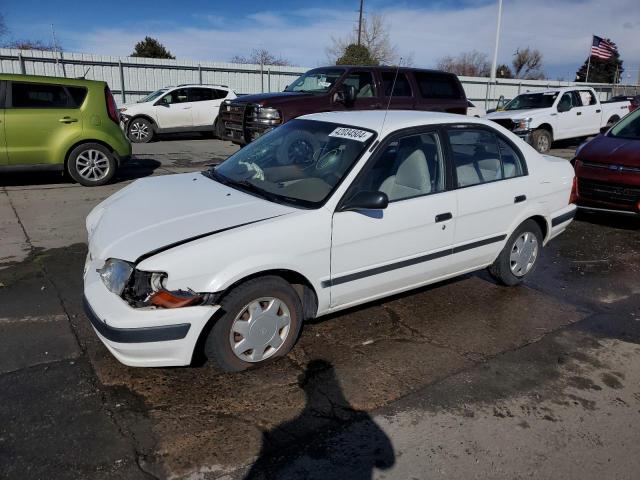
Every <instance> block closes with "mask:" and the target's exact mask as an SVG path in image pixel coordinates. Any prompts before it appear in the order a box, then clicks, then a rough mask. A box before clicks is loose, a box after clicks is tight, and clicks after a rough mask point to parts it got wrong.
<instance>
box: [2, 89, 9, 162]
mask: <svg viewBox="0 0 640 480" xmlns="http://www.w3.org/2000/svg"><path fill="white" fill-rule="evenodd" d="M6 84H7V82H5V81H0V166H2V165H7V164H8V163H9V157H8V156H7V141H6V138H5V134H4V125H5V123H4V106H5V92H6Z"/></svg>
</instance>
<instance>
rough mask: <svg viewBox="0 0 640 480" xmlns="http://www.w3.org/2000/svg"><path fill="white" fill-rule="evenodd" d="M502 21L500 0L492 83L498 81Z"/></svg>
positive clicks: (500, 2)
mask: <svg viewBox="0 0 640 480" xmlns="http://www.w3.org/2000/svg"><path fill="white" fill-rule="evenodd" d="M501 21H502V0H498V24H497V26H496V45H495V48H494V49H493V62H492V63H491V83H494V82H495V81H496V69H497V68H498V46H499V45H500V22H501Z"/></svg>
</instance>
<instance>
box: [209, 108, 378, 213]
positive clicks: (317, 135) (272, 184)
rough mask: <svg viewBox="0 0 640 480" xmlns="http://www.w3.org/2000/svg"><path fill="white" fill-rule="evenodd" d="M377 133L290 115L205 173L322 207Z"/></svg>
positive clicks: (281, 199) (263, 193)
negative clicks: (288, 120)
mask: <svg viewBox="0 0 640 480" xmlns="http://www.w3.org/2000/svg"><path fill="white" fill-rule="evenodd" d="M374 137H375V134H374V133H373V132H371V131H369V130H364V129H361V128H352V127H348V126H341V125H337V124H335V123H328V122H317V121H313V120H291V121H290V122H287V123H285V124H284V125H282V126H281V127H278V128H277V129H275V130H273V131H271V132H269V133H268V134H266V135H264V136H262V137H260V138H258V139H257V140H256V141H254V142H251V143H250V144H249V145H247V146H246V147H244V148H242V149H241V150H240V151H238V152H237V153H235V154H234V155H232V156H231V157H229V158H228V159H227V160H226V161H225V162H223V163H221V164H220V165H218V166H217V167H215V168H212V169H211V170H208V171H207V172H204V173H205V175H207V176H208V177H210V178H213V179H214V180H218V181H220V182H221V183H224V184H227V185H230V186H232V187H235V188H238V189H239V190H244V191H246V192H248V193H253V194H255V195H258V196H261V197H263V198H266V199H267V200H271V201H275V202H279V203H286V204H290V205H293V206H301V207H305V208H318V207H320V206H321V205H322V204H323V203H324V202H325V201H326V199H327V198H328V197H329V195H330V194H331V193H332V192H333V190H334V189H335V188H336V187H337V186H338V184H339V183H340V182H341V181H342V179H343V178H344V177H345V175H346V174H347V173H348V172H349V170H350V169H351V167H352V166H353V165H354V164H355V163H356V161H357V160H358V158H360V156H361V155H362V153H363V152H364V151H365V150H366V148H367V147H368V146H369V144H370V143H371V141H372V140H373V138H374Z"/></svg>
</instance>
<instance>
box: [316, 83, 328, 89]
mask: <svg viewBox="0 0 640 480" xmlns="http://www.w3.org/2000/svg"><path fill="white" fill-rule="evenodd" d="M318 85H319V86H320V87H322V88H329V87H330V86H331V84H330V83H329V82H318Z"/></svg>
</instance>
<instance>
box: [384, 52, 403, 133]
mask: <svg viewBox="0 0 640 480" xmlns="http://www.w3.org/2000/svg"><path fill="white" fill-rule="evenodd" d="M400 65H402V57H400V60H399V61H398V66H397V67H396V74H395V76H394V77H393V83H392V84H391V91H390V92H389V101H388V102H387V108H386V109H385V111H384V117H383V118H382V125H380V135H382V129H383V128H384V123H385V122H386V121H387V113H389V107H390V106H391V97H393V91H394V90H395V88H396V80H397V79H398V73H399V72H400Z"/></svg>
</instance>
